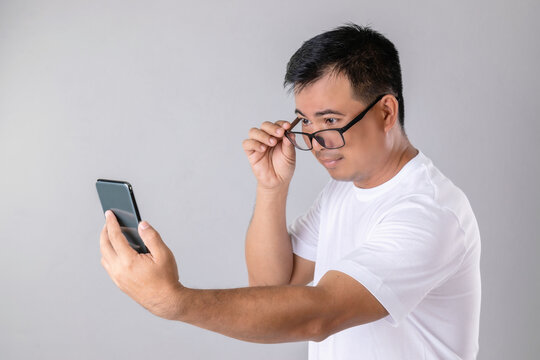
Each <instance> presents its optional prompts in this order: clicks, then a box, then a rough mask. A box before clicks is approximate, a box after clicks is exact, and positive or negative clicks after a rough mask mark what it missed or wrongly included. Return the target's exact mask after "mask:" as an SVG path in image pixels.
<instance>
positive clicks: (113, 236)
mask: <svg viewBox="0 0 540 360" xmlns="http://www.w3.org/2000/svg"><path fill="white" fill-rule="evenodd" d="M105 219H106V226H107V235H108V236H109V241H110V242H111V245H112V247H113V249H114V251H115V252H116V254H117V255H118V256H133V255H136V254H137V252H136V251H135V250H133V248H132V247H131V246H130V245H129V243H128V241H127V239H126V237H125V236H124V234H122V230H121V229H120V224H118V220H116V216H114V213H113V212H112V211H111V210H107V211H106V212H105Z"/></svg>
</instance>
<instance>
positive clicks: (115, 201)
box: [96, 179, 149, 254]
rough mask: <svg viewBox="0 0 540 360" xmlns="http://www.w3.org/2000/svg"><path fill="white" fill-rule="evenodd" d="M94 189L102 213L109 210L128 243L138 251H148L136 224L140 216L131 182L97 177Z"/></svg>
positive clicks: (142, 252)
mask: <svg viewBox="0 0 540 360" xmlns="http://www.w3.org/2000/svg"><path fill="white" fill-rule="evenodd" d="M96 189H97V192H98V195H99V200H100V201H101V207H102V208H103V213H105V211H107V210H111V211H112V212H113V213H114V215H115V216H116V218H117V220H118V223H119V224H120V228H121V230H122V233H123V234H124V236H125V237H126V239H127V240H128V242H129V245H131V247H132V248H133V249H135V250H136V251H137V252H138V253H141V254H145V253H148V252H149V251H148V248H147V247H146V245H144V242H143V240H142V239H141V237H140V236H139V231H138V226H139V222H141V216H140V214H139V209H138V208H137V202H136V201H135V195H134V194H133V188H132V186H131V184H130V183H128V182H127V181H117V180H105V179H98V180H97V182H96Z"/></svg>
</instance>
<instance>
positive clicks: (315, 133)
mask: <svg viewBox="0 0 540 360" xmlns="http://www.w3.org/2000/svg"><path fill="white" fill-rule="evenodd" d="M386 95H390V94H383V95H380V96H379V97H377V99H375V101H373V102H372V103H371V104H370V105H369V106H368V107H367V108H366V109H365V110H364V111H362V112H361V113H360V114H358V115H357V116H356V117H355V118H354V119H352V120H351V121H350V122H349V123H348V124H347V125H345V126H344V127H342V128H337V129H324V130H319V131H315V132H314V133H311V134H310V133H305V132H301V131H290V130H287V131H286V132H285V136H286V137H287V139H289V141H290V142H291V143H292V144H293V145H294V147H295V148H297V149H298V150H302V151H308V150H311V149H313V139H315V140H316V141H317V142H318V143H319V144H320V145H321V146H322V147H323V148H325V149H339V148H342V147H344V146H345V138H344V137H343V133H344V132H345V131H347V130H349V129H350V128H351V127H352V126H353V125H354V124H356V123H357V122H359V121H360V120H362V118H363V117H364V116H366V114H367V113H368V111H369V110H371V108H372V107H373V106H375V104H377V103H378V102H379V101H381V99H382V98H383V97H385V96H386ZM396 99H397V100H398V101H399V98H398V97H396ZM300 120H301V119H300V118H298V117H297V118H296V119H295V120H294V121H293V122H292V123H291V129H292V128H294V127H295V126H296V124H298V122H299V121H300ZM325 131H337V132H338V133H339V135H340V136H341V140H343V145H341V146H338V147H327V146H325V145H324V140H323V139H322V138H320V137H319V136H318V135H319V134H320V133H324V132H325ZM289 134H295V135H300V136H307V137H308V138H309V145H310V147H309V148H308V149H302V148H300V147H298V146H297V145H296V143H295V141H294V140H293V139H291V138H290V137H289ZM319 139H321V140H319Z"/></svg>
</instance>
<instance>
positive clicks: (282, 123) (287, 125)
mask: <svg viewBox="0 0 540 360" xmlns="http://www.w3.org/2000/svg"><path fill="white" fill-rule="evenodd" d="M296 123H298V122H296ZM296 123H295V125H296ZM276 124H277V125H279V126H281V127H282V128H283V129H284V130H290V129H292V126H291V123H290V122H288V121H285V120H278V121H276Z"/></svg>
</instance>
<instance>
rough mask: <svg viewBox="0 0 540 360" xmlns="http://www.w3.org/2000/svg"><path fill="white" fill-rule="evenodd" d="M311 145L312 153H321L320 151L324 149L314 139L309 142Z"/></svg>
mask: <svg viewBox="0 0 540 360" xmlns="http://www.w3.org/2000/svg"><path fill="white" fill-rule="evenodd" d="M311 145H312V146H313V150H314V151H321V150H322V149H325V147H324V146H322V145H321V144H320V143H319V141H317V139H316V138H313V139H312V140H311Z"/></svg>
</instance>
